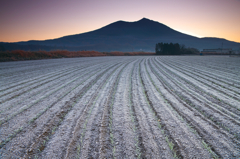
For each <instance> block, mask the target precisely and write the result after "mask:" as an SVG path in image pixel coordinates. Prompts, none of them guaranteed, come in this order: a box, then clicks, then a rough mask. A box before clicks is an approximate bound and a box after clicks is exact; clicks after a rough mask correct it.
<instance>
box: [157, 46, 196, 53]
mask: <svg viewBox="0 0 240 159" xmlns="http://www.w3.org/2000/svg"><path fill="white" fill-rule="evenodd" d="M155 51H156V54H157V55H181V54H197V53H199V50H197V49H195V48H186V47H185V46H184V45H180V44H178V43H175V44H173V43H157V44H156V47H155Z"/></svg>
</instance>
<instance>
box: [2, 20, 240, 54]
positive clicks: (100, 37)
mask: <svg viewBox="0 0 240 159" xmlns="http://www.w3.org/2000/svg"><path fill="white" fill-rule="evenodd" d="M159 42H165V43H170V42H172V43H180V44H184V45H186V46H187V47H194V48H198V49H200V50H201V49H204V48H208V49H210V48H221V47H222V45H223V47H224V48H233V49H238V48H240V43H236V42H232V41H228V40H225V39H220V38H198V37H194V36H190V35H187V34H183V33H181V32H178V31H176V30H174V29H171V28H170V27H168V26H166V25H164V24H161V23H159V22H156V21H153V20H149V19H147V18H143V19H141V20H139V21H135V22H126V21H117V22H114V23H111V24H109V25H107V26H104V27H102V28H100V29H97V30H94V31H90V32H86V33H82V34H76V35H69V36H64V37H61V38H57V39H50V40H43V41H36V40H31V41H26V42H17V43H1V45H4V47H5V48H6V49H8V50H11V49H17V48H18V49H23V50H39V49H42V50H52V49H67V50H96V51H152V52H153V51H154V50H155V44H156V43H159Z"/></svg>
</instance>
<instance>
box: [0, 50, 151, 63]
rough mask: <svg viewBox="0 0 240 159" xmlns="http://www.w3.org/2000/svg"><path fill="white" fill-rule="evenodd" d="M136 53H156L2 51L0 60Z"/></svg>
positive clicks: (137, 53)
mask: <svg viewBox="0 0 240 159" xmlns="http://www.w3.org/2000/svg"><path fill="white" fill-rule="evenodd" d="M136 55H154V53H148V52H117V51H115V52H98V51H67V50H54V51H43V50H39V51H23V50H14V51H0V62H3V61H22V60H39V59H52V58H71V57H96V56H136Z"/></svg>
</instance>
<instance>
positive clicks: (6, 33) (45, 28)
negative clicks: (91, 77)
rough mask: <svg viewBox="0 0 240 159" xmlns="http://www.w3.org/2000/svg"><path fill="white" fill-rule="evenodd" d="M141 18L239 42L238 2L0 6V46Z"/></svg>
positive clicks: (20, 2)
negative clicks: (2, 43)
mask: <svg viewBox="0 0 240 159" xmlns="http://www.w3.org/2000/svg"><path fill="white" fill-rule="evenodd" d="M143 17H145V18H148V19H151V20H154V21H158V22H160V23H163V24H165V25H167V26H169V27H171V28H172V29H175V30H177V31H180V32H183V33H186V34H189V35H193V36H197V37H219V38H225V39H227V40H230V41H235V42H240V0H0V42H18V41H28V40H45V39H54V38H59V37H62V36H66V35H73V34H79V33H84V32H88V31H92V30H95V29H98V28H101V27H103V26H105V25H108V24H110V23H113V22H115V21H119V20H123V21H138V20H140V19H142V18H143Z"/></svg>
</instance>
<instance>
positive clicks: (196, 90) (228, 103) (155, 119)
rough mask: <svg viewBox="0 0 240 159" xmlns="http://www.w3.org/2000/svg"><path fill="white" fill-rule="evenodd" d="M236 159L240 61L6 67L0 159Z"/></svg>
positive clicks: (158, 59)
mask: <svg viewBox="0 0 240 159" xmlns="http://www.w3.org/2000/svg"><path fill="white" fill-rule="evenodd" d="M239 157H240V58H236V57H228V56H114V57H83V58H62V59H48V60H33V61H15V62H2V63H0V158H44V159H47V158H49V159H53V158H56V159H59V158H71V159H73V158H117V159H118V158H119V159H122V158H166V159H170V158H187V159H191V158H198V159H199V158H203V159H209V158H226V159H229V158H230V159H233V158H239Z"/></svg>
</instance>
